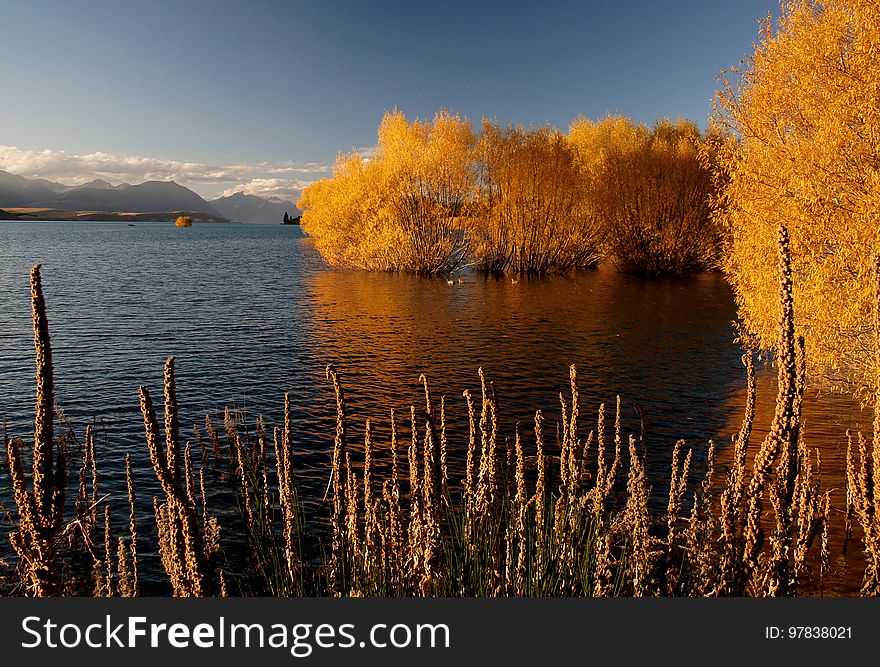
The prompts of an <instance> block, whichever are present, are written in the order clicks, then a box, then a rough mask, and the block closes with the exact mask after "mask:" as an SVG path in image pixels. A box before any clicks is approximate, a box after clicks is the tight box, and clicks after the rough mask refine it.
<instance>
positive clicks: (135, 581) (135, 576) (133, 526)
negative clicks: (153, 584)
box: [125, 454, 140, 597]
mask: <svg viewBox="0 0 880 667" xmlns="http://www.w3.org/2000/svg"><path fill="white" fill-rule="evenodd" d="M125 485H126V487H127V490H128V531H129V534H130V535H131V596H132V597H137V596H138V595H140V579H139V573H138V533H137V521H136V520H135V512H134V507H135V500H136V496H135V488H134V475H133V473H132V469H131V454H126V455H125Z"/></svg>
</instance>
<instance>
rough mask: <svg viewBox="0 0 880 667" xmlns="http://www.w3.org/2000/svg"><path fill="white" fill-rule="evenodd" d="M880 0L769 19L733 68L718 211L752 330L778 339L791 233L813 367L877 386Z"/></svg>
mask: <svg viewBox="0 0 880 667" xmlns="http://www.w3.org/2000/svg"><path fill="white" fill-rule="evenodd" d="M878 72H880V3H878V2H877V0H871V1H864V0H825V1H824V2H818V1H815V0H799V1H797V2H789V3H787V4H785V5H783V8H782V15H781V17H780V19H779V21H778V28H777V29H776V30H775V32H774V30H773V27H772V25H771V24H770V22H769V21H768V22H765V24H764V25H763V28H762V31H761V39H760V43H759V44H758V46H757V48H756V50H755V53H754V55H753V56H752V58H751V60H749V62H748V63H747V65H746V66H745V68H743V69H742V70H734V71H732V72H730V73H728V74H727V77H726V81H725V85H724V87H723V89H722V90H721V91H720V93H719V95H718V99H717V103H718V110H719V113H718V114H717V122H718V123H719V125H721V126H722V128H723V129H725V130H727V131H728V132H729V135H730V136H729V137H728V138H727V139H726V140H725V141H724V142H723V143H722V144H721V148H722V150H721V152H720V155H719V164H720V166H721V167H722V169H723V170H724V178H725V181H726V182H725V184H724V187H723V190H722V192H721V197H720V198H719V202H718V204H719V206H718V211H717V217H718V219H719V221H721V222H722V223H723V225H724V227H725V230H726V232H727V233H728V234H729V235H730V247H729V252H728V253H727V256H726V263H725V264H726V270H727V273H728V275H729V277H730V281H731V283H732V284H733V287H734V290H735V292H736V298H737V301H738V303H739V307H740V313H741V316H742V318H743V320H744V324H745V326H746V328H747V329H748V330H749V331H751V332H754V333H755V334H756V335H757V336H758V337H759V338H760V344H761V345H762V346H763V347H764V348H767V349H769V348H771V347H772V346H773V345H774V343H775V342H776V340H777V338H778V333H777V324H776V319H777V309H776V306H775V298H776V290H777V287H776V285H775V262H776V258H775V257H776V255H775V251H774V243H775V236H776V230H777V229H778V228H779V225H780V224H785V225H786V226H787V227H788V230H789V232H790V234H791V254H792V269H793V279H794V294H795V300H796V303H797V305H798V308H797V322H796V324H797V330H798V332H799V333H800V334H802V335H804V336H805V339H806V348H807V360H808V362H809V364H810V365H811V367H812V371H813V373H812V374H811V377H824V378H825V379H826V380H828V381H829V382H830V383H831V384H832V385H833V386H836V387H838V388H845V389H850V390H856V391H859V390H861V391H865V390H868V391H873V390H875V389H876V387H877V379H876V378H875V372H876V371H875V363H874V360H873V355H874V340H873V338H874V309H875V297H874V291H875V286H876V284H877V282H878V279H880V276H878V273H877V270H876V268H875V261H876V259H875V258H876V256H877V255H878V253H880V242H878V239H880V162H878V155H880V86H878V74H877V73H878Z"/></svg>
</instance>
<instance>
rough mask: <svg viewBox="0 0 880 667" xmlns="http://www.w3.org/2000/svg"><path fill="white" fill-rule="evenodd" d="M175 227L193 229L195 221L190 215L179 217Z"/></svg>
mask: <svg viewBox="0 0 880 667" xmlns="http://www.w3.org/2000/svg"><path fill="white" fill-rule="evenodd" d="M174 224H175V226H177V227H192V226H193V220H192V218H191V217H189V216H188V215H181V216H178V218H177V220H175V221H174Z"/></svg>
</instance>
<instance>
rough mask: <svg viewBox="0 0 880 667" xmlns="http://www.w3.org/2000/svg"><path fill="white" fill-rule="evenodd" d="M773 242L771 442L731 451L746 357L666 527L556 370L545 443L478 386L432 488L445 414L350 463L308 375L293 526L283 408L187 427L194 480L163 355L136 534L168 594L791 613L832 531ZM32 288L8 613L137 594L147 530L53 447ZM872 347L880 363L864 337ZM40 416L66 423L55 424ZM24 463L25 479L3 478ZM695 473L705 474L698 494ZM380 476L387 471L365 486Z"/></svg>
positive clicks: (90, 434) (744, 439)
mask: <svg viewBox="0 0 880 667" xmlns="http://www.w3.org/2000/svg"><path fill="white" fill-rule="evenodd" d="M778 245H779V264H780V267H781V268H780V280H779V323H780V330H781V334H780V341H781V343H780V347H779V349H778V350H777V353H776V364H777V370H778V376H779V386H778V395H777V399H776V411H775V415H774V417H773V422H772V424H771V426H770V430H769V433H768V435H767V436H766V438H764V439H763V441H762V442H761V443H753V442H751V432H752V427H753V423H754V418H755V413H754V405H755V382H754V375H753V372H752V357H751V355H746V356H745V357H744V362H745V364H746V366H747V369H748V373H747V378H748V392H747V395H748V400H747V405H746V408H745V415H744V417H743V422H742V427H741V429H740V431H739V433H738V434H737V435H736V436H735V437H734V439H733V443H732V446H733V450H734V451H733V459H732V464H731V466H730V469H729V470H727V471H726V473H723V472H721V471H716V466H715V454H716V446H715V444H714V443H711V442H710V444H709V448H708V450H706V451H705V452H699V451H695V450H694V449H693V448H688V447H687V446H686V445H685V443H683V442H679V443H678V444H677V445H676V446H675V449H674V452H673V459H672V469H671V474H670V478H669V485H668V486H669V492H668V498H666V500H665V511H659V512H658V511H652V510H651V509H650V508H651V506H652V504H651V498H652V495H651V489H650V487H649V483H648V478H647V472H646V458H647V457H648V455H649V453H648V452H647V451H646V450H645V446H644V440H643V435H640V436H638V437H636V436H633V435H626V434H625V433H624V430H623V427H622V424H621V411H620V401H619V399H618V403H617V407H616V409H615V410H614V422H613V426H612V427H610V433H609V426H608V421H609V419H610V415H609V414H608V411H607V410H606V407H605V406H604V405H602V406H600V407H599V409H598V413H597V419H596V425H595V428H593V429H592V430H589V431H588V430H587V427H586V426H585V420H584V416H583V414H582V410H583V408H582V406H581V403H580V397H579V388H578V379H577V372H576V369H575V368H574V367H572V368H571V373H570V388H569V391H568V392H567V394H566V395H562V394H561V395H560V405H561V412H560V417H559V420H558V422H557V432H556V433H557V434H556V437H555V438H548V437H547V434H546V427H545V417H544V415H543V414H542V413H541V412H540V411H538V412H537V413H536V414H535V419H534V423H533V424H529V425H528V427H525V426H524V425H517V427H516V429H515V430H514V432H513V433H511V434H509V435H506V436H505V435H503V434H502V433H501V432H500V426H499V423H500V419H499V408H498V402H497V400H496V398H495V389H494V387H493V385H492V383H491V382H490V381H489V380H488V379H487V378H486V377H485V376H484V375H483V373H482V372H480V373H479V379H480V389H479V392H478V394H477V395H476V396H474V395H473V394H472V393H471V392H470V391H465V392H464V397H465V400H466V403H467V406H468V423H469V434H470V435H469V438H468V442H467V445H466V447H463V448H462V449H463V450H464V451H466V466H465V474H464V478H463V479H462V480H452V479H450V476H449V460H448V459H449V451H450V450H451V449H452V448H451V447H450V443H449V442H448V440H447V418H448V417H447V413H446V412H447V411H446V402H445V398H442V397H441V399H440V400H439V401H437V400H436V398H435V397H434V396H433V394H432V393H431V391H430V386H429V384H428V381H427V379H426V378H424V377H422V378H421V382H422V384H423V389H424V397H423V401H422V405H421V407H420V408H416V406H412V407H411V409H410V413H409V415H408V419H407V420H405V421H407V422H408V424H407V425H406V426H405V427H404V426H403V425H402V424H401V423H400V422H401V421H403V420H400V419H399V418H398V416H397V415H396V414H395V413H394V412H392V413H391V415H390V439H389V440H386V441H382V442H379V441H376V440H375V439H374V436H373V424H372V422H369V421H368V422H367V424H366V429H365V438H364V442H363V447H362V448H361V447H353V446H352V443H350V442H349V436H348V431H349V429H348V423H347V410H346V401H345V393H344V389H343V384H342V381H341V379H340V375H339V373H338V372H337V371H336V369H335V368H333V367H332V366H331V367H328V368H327V378H328V380H329V381H330V383H331V385H332V387H333V391H334V394H335V397H336V409H337V419H336V433H335V438H334V445H333V449H332V457H331V461H330V471H329V474H330V484H329V485H328V500H329V516H328V517H327V519H326V520H321V518H320V517H308V516H306V515H305V513H304V507H305V505H304V504H303V503H302V502H301V500H300V498H299V495H298V491H297V485H296V461H295V460H294V458H293V448H292V436H291V416H290V401H289V397H285V411H284V415H285V416H284V422H283V424H282V425H280V426H278V427H275V428H272V429H270V428H268V427H267V426H266V425H265V424H264V422H263V420H262V419H258V420H257V422H256V424H254V425H251V426H248V425H247V423H245V422H244V421H243V420H242V419H241V418H240V416H239V415H238V414H237V413H235V412H234V411H230V410H227V411H226V413H225V416H224V424H223V430H224V431H225V435H226V438H225V444H224V443H222V442H221V437H220V434H219V433H218V429H216V428H215V426H214V424H213V422H212V420H211V419H210V417H208V418H206V421H205V432H206V437H205V438H202V436H201V433H200V432H199V431H198V429H196V430H195V433H194V436H195V442H196V447H197V448H198V451H199V454H200V456H199V457H198V458H199V460H200V462H201V465H200V466H199V465H198V464H197V463H196V462H195V461H194V456H193V447H192V446H191V445H190V443H189V442H187V443H185V444H183V446H181V438H180V425H179V417H178V404H177V395H176V389H175V370H174V361H173V358H170V359H169V360H168V362H167V363H166V366H165V378H164V385H165V386H164V394H165V406H164V428H163V429H162V431H164V439H163V437H162V435H163V432H161V431H160V426H159V421H158V417H157V415H156V412H155V409H154V407H153V404H152V400H151V397H150V394H149V391H148V390H147V389H146V388H143V387H142V388H141V390H140V396H141V412H142V415H143V418H144V432H145V441H146V446H147V449H148V451H149V453H150V458H151V461H152V464H153V468H154V473H155V475H156V479H157V480H158V482H159V484H160V488H161V490H162V494H163V497H162V498H161V499H160V498H154V499H153V515H154V516H153V518H152V521H155V525H156V531H155V535H156V536H157V538H156V542H157V544H158V550H159V555H160V556H161V559H160V560H161V564H162V567H163V569H164V570H165V572H166V574H167V579H168V582H169V584H170V588H171V591H172V592H173V593H174V594H175V595H179V596H200V595H227V594H244V595H247V594H263V595H265V594H269V595H303V594H312V595H314V594H329V595H380V596H389V595H478V596H484V595H525V596H537V595H577V596H591V595H634V596H643V595H688V596H695V595H794V594H797V593H798V592H799V591H800V590H803V588H804V587H805V586H806V587H808V588H809V589H810V590H813V591H815V590H817V589H818V590H821V586H822V582H823V578H824V577H825V576H826V574H827V568H828V563H829V558H830V555H829V553H828V551H829V546H828V544H829V543H828V532H829V522H830V521H831V520H832V516H833V515H832V513H831V507H830V497H829V495H828V494H827V493H823V492H821V491H820V486H819V476H820V472H821V469H820V463H819V458H818V452H815V451H811V450H809V449H808V448H807V446H806V444H805V442H804V439H803V436H802V434H801V430H800V414H801V401H802V398H803V392H804V383H805V367H806V366H805V359H804V354H803V349H804V348H803V341H802V340H801V339H799V338H796V336H795V332H794V326H793V322H794V312H793V302H792V293H791V285H792V283H791V268H790V262H789V259H788V258H789V250H788V237H787V233H786V232H785V230H784V229H782V230H781V231H780V236H779V240H778ZM31 281H32V293H33V313H34V336H35V350H36V359H37V379H38V383H37V387H38V389H37V397H38V400H37V414H36V420H35V433H34V440H33V443H32V444H31V446H26V444H25V443H24V442H23V441H22V440H19V439H15V438H12V439H10V438H9V437H8V436H7V435H5V434H4V440H5V444H6V451H7V459H8V463H9V471H10V474H11V482H12V484H11V486H12V488H13V489H14V492H15V493H14V495H15V504H16V508H17V511H16V512H15V513H14V516H13V519H14V521H15V524H16V527H15V529H14V530H13V531H12V533H11V535H10V540H11V543H12V546H13V547H14V548H15V552H16V555H17V562H16V563H15V565H14V567H15V569H14V573H15V574H14V576H12V577H10V576H9V575H7V576H6V577H5V579H6V582H7V585H9V581H10V580H12V581H13V582H17V583H13V585H12V588H11V592H12V593H15V594H20V595H35V596H43V595H60V594H94V595H121V596H132V595H137V594H138V593H139V591H140V584H139V582H140V580H141V579H142V578H143V571H142V569H140V568H141V566H140V565H139V556H141V557H142V556H143V553H139V549H140V550H141V551H142V550H143V548H144V544H145V542H144V530H145V526H144V524H142V523H141V524H139V523H138V519H139V518H138V517H136V515H135V508H136V502H135V501H136V480H135V479H134V476H133V474H132V470H131V462H130V458H127V459H126V479H127V487H128V503H127V507H126V509H127V510H128V515H129V521H128V525H127V526H126V527H125V528H124V529H123V531H122V535H117V534H116V533H114V526H113V524H112V521H111V513H110V506H109V504H108V502H107V501H106V499H105V498H104V497H102V496H101V493H100V490H99V485H100V476H99V474H98V465H97V457H96V448H95V433H94V429H93V428H91V427H89V428H88V429H87V430H86V435H85V444H84V445H82V446H79V445H76V443H75V439H74V438H72V436H71V435H70V434H66V435H65V434H62V435H61V436H59V437H55V435H54V424H55V420H56V416H54V415H53V412H52V406H53V402H54V399H53V387H52V367H51V348H50V345H49V336H48V324H47V319H46V309H45V302H44V299H43V294H42V288H41V283H40V273H39V267H38V266H37V267H35V268H34V270H33V272H32V275H31ZM878 299H880V295H878ZM875 333H876V340H875V344H878V350H880V320H878V321H876V322H875ZM57 419H58V420H59V422H60V423H62V424H66V423H67V422H66V418H64V416H63V413H60V412H59V413H58V415H57ZM876 426H877V432H875V434H874V441H873V444H872V445H871V446H869V445H868V444H867V443H866V442H865V441H864V439H863V438H861V437H859V439H858V446H857V447H856V446H852V447H851V449H850V453H849V470H848V493H847V497H848V499H849V500H848V503H847V508H846V510H847V511H846V513H845V514H846V517H847V522H848V525H849V523H850V522H851V521H852V520H853V519H855V520H857V521H858V522H859V524H860V526H861V532H862V534H863V536H864V537H863V544H864V549H865V553H866V556H867V563H866V568H865V576H864V585H863V588H862V592H863V593H864V594H876V593H877V592H878V590H880V583H878V582H880V574H878V572H880V570H878V554H880V548H878V544H880V542H878V534H880V533H878V531H880V529H878V525H880V516H878V510H880V508H878V503H880V496H878V494H877V493H876V490H877V484H878V479H880V474H878V469H877V467H876V466H875V465H874V461H876V460H877V457H878V455H880V438H878V434H880V419H878V423H877V425H876ZM526 432H528V435H527V434H526ZM70 443H74V445H75V446H74V445H71V444H70ZM750 450H751V453H750ZM532 451H534V452H535V455H534V456H533V455H531V452H532ZM359 452H362V453H359ZM28 453H29V454H30V458H31V462H32V464H33V473H32V475H31V479H30V480H28V479H27V476H26V475H25V473H24V472H23V471H24V458H26V457H27V455H28ZM68 458H71V460H73V461H75V460H77V459H78V461H79V475H78V482H79V488H78V492H77V495H76V501H75V503H74V512H73V514H72V516H66V515H65V503H64V491H65V489H66V487H67V480H66V467H65V462H66V461H67V460H68ZM698 458H699V459H701V460H705V466H704V468H703V472H702V476H699V475H697V470H696V464H695V461H696V460H697V459H698ZM749 461H751V463H749ZM379 469H382V470H386V471H389V472H386V473H385V474H384V476H382V477H380V476H379V474H378V472H377V470H379ZM206 477H207V478H208V479H209V480H211V481H212V483H214V484H219V485H225V486H226V487H227V488H228V489H230V490H231V491H233V492H234V493H235V494H236V496H237V497H238V498H239V505H240V508H241V525H242V526H243V531H244V534H245V535H246V540H240V539H239V540H238V541H234V542H231V543H229V544H227V545H226V548H227V549H228V548H230V547H233V548H235V549H238V550H241V549H242V547H244V550H245V552H246V555H245V560H244V562H243V565H242V566H241V567H240V568H237V569H231V568H230V567H229V565H228V563H229V561H228V560H225V559H224V558H223V557H222V554H223V549H221V544H223V539H222V537H223V534H222V528H221V526H220V524H219V523H218V521H217V519H216V518H214V517H212V516H210V515H209V512H208V509H207V506H206V488H205V485H206ZM719 478H720V481H718V480H719ZM29 486H30V488H29ZM319 514H320V512H319ZM840 514H843V512H840ZM140 520H141V521H142V520H143V519H142V518H141V519H140ZM149 533H152V531H148V532H147V534H149ZM242 541H244V542H246V544H242ZM811 553H813V554H814V556H812V557H811V556H810V554H811ZM84 565H85V567H84ZM75 572H80V573H81V572H90V573H91V575H90V576H86V577H83V575H82V574H74V573H75Z"/></svg>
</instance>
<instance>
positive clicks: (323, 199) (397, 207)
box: [298, 111, 475, 274]
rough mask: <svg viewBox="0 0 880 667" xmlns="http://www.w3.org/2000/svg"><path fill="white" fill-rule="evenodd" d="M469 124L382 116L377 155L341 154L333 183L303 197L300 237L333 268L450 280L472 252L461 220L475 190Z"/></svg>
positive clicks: (443, 117) (447, 117)
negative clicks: (309, 240)
mask: <svg viewBox="0 0 880 667" xmlns="http://www.w3.org/2000/svg"><path fill="white" fill-rule="evenodd" d="M474 143H475V138H474V135H473V131H472V130H471V126H470V123H469V122H467V121H466V120H462V119H461V118H460V117H458V116H453V115H451V114H449V113H447V112H440V113H438V114H437V115H436V116H435V117H434V120H433V122H424V121H420V120H418V119H416V120H414V121H412V122H408V121H407V120H406V118H405V117H404V115H403V114H402V113H400V112H399V111H394V112H391V113H387V114H385V116H384V118H383V119H382V123H381V125H380V127H379V136H378V143H377V145H376V150H375V154H374V155H373V156H372V157H371V158H369V159H367V158H365V157H363V156H361V155H359V154H356V153H355V154H350V155H341V156H340V157H339V158H338V159H337V162H336V166H335V168H334V173H333V177H332V178H330V179H325V180H322V181H318V182H316V183H314V184H312V185H311V186H309V187H308V188H306V190H305V191H304V192H303V195H302V198H301V200H300V201H299V203H298V206H299V207H300V208H301V209H302V210H303V216H302V220H301V224H302V227H303V230H304V231H305V232H306V234H308V235H309V236H311V237H313V238H314V240H315V246H316V248H317V249H318V251H319V252H320V253H321V255H322V256H323V257H324V259H325V260H326V261H327V262H328V263H329V264H331V265H334V266H350V267H355V268H363V269H374V270H389V271H397V270H399V271H407V272H412V273H420V274H437V273H446V272H449V271H452V270H455V269H456V268H458V267H459V266H460V265H461V264H462V263H463V262H464V261H465V257H466V253H467V235H466V234H465V233H464V231H463V230H462V229H461V228H460V216H461V213H462V210H463V207H464V205H465V204H466V202H467V201H468V200H469V198H471V196H472V193H473V184H474V178H475V176H474V170H473V168H472V152H473V148H474Z"/></svg>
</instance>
